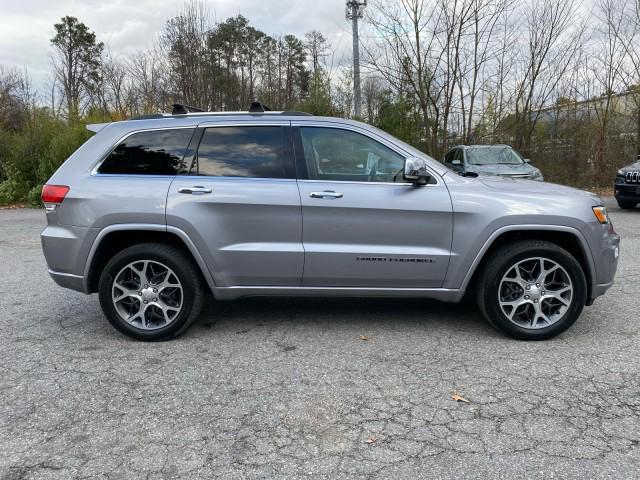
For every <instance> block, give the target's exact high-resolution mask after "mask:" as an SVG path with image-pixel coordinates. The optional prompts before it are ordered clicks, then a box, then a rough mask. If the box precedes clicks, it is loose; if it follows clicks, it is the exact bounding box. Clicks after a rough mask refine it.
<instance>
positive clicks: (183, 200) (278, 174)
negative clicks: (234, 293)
mask: <svg viewBox="0 0 640 480" xmlns="http://www.w3.org/2000/svg"><path fill="white" fill-rule="evenodd" d="M201 128H202V129H203V131H202V130H201V140H199V146H197V148H195V147H193V146H190V150H191V149H193V150H194V151H197V155H196V156H195V160H194V163H193V167H192V168H191V172H190V174H189V175H182V176H177V177H176V179H175V180H174V181H173V183H172V184H171V187H170V188H169V195H168V198H167V224H168V225H170V226H175V227H178V228H180V229H182V230H183V231H185V232H186V233H187V234H188V235H189V237H190V238H191V239H192V241H193V242H194V243H196V246H197V247H198V250H199V251H200V253H201V255H202V256H203V257H204V260H205V262H206V263H207V265H208V267H209V270H210V271H211V274H212V276H213V278H214V280H215V282H216V285H217V286H219V287H230V286H299V285H300V282H301V278H302V266H303V262H304V252H303V249H302V242H301V239H302V214H301V211H300V195H299V192H298V187H297V185H296V180H295V170H294V168H295V167H294V163H293V151H292V147H291V135H290V128H289V126H288V122H287V123H282V124H276V123H272V124H269V125H260V124H251V123H244V124H233V125H223V124H216V125H206V126H202V127H201Z"/></svg>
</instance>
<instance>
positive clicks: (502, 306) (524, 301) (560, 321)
mask: <svg viewBox="0 0 640 480" xmlns="http://www.w3.org/2000/svg"><path fill="white" fill-rule="evenodd" d="M586 292H587V282H586V278H585V275H584V272H583V271H582V268H581V266H580V264H579V263H578V261H577V260H576V259H575V258H574V257H573V256H572V255H571V254H570V253H569V252H567V251H566V250H565V249H563V248H561V247H559V246H558V245H555V244H553V243H550V242H546V241H538V240H534V241H523V242H518V243H515V244H513V245H509V246H505V247H501V248H499V249H498V250H497V251H495V252H494V253H493V254H492V255H491V257H489V258H488V259H487V262H486V263H485V266H484V268H483V270H482V271H481V273H480V277H479V284H478V291H477V299H478V306H479V308H480V310H481V311H482V313H483V314H484V316H485V318H486V319H487V320H488V321H489V323H491V324H492V325H494V326H495V327H496V328H498V329H499V330H501V331H502V332H504V333H506V334H507V335H509V336H511V337H513V338H518V339H521V340H545V339H548V338H551V337H554V336H556V335H558V334H560V333H562V332H564V331H565V330H566V329H568V328H569V327H570V326H571V325H573V323H574V322H575V321H576V320H577V319H578V317H579V316H580V314H581V313H582V309H583V308H584V305H585V303H586V296H587V295H586Z"/></svg>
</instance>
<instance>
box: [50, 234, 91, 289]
mask: <svg viewBox="0 0 640 480" xmlns="http://www.w3.org/2000/svg"><path fill="white" fill-rule="evenodd" d="M96 233H97V229H94V228H87V227H75V226H67V225H65V226H62V225H49V226H47V228H45V229H44V230H43V231H42V233H41V234H40V240H41V242H42V252H43V253H44V258H45V260H46V261H47V267H48V269H49V275H51V278H53V280H54V281H55V282H56V283H57V284H58V285H60V286H61V287H65V288H70V289H72V290H77V291H79V292H85V293H87V291H86V285H85V283H86V282H84V270H85V265H86V262H87V257H88V255H89V251H90V249H91V245H92V244H93V241H94V240H95V237H96Z"/></svg>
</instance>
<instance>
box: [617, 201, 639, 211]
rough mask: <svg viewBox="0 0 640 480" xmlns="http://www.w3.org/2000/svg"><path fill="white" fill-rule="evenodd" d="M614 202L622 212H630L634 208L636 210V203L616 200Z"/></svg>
mask: <svg viewBox="0 0 640 480" xmlns="http://www.w3.org/2000/svg"><path fill="white" fill-rule="evenodd" d="M616 202H618V206H619V207H620V208H622V209H623V210H632V209H634V208H636V205H638V202H632V201H629V200H618V199H616Z"/></svg>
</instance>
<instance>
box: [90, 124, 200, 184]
mask: <svg viewBox="0 0 640 480" xmlns="http://www.w3.org/2000/svg"><path fill="white" fill-rule="evenodd" d="M192 133H193V129H191V128H180V129H174V130H154V131H150V132H140V133H134V134H133V135H130V136H129V137H127V138H126V139H125V140H124V141H123V142H122V143H121V144H120V145H118V146H117V147H116V148H115V150H113V152H111V154H109V156H108V157H107V158H106V159H105V161H104V162H102V165H101V166H100V168H99V169H98V171H99V172H100V173H128V174H136V175H176V174H177V173H179V172H181V171H183V170H184V168H185V165H184V163H183V160H184V152H185V150H186V149H187V145H188V144H189V140H190V139H191V134H192Z"/></svg>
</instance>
